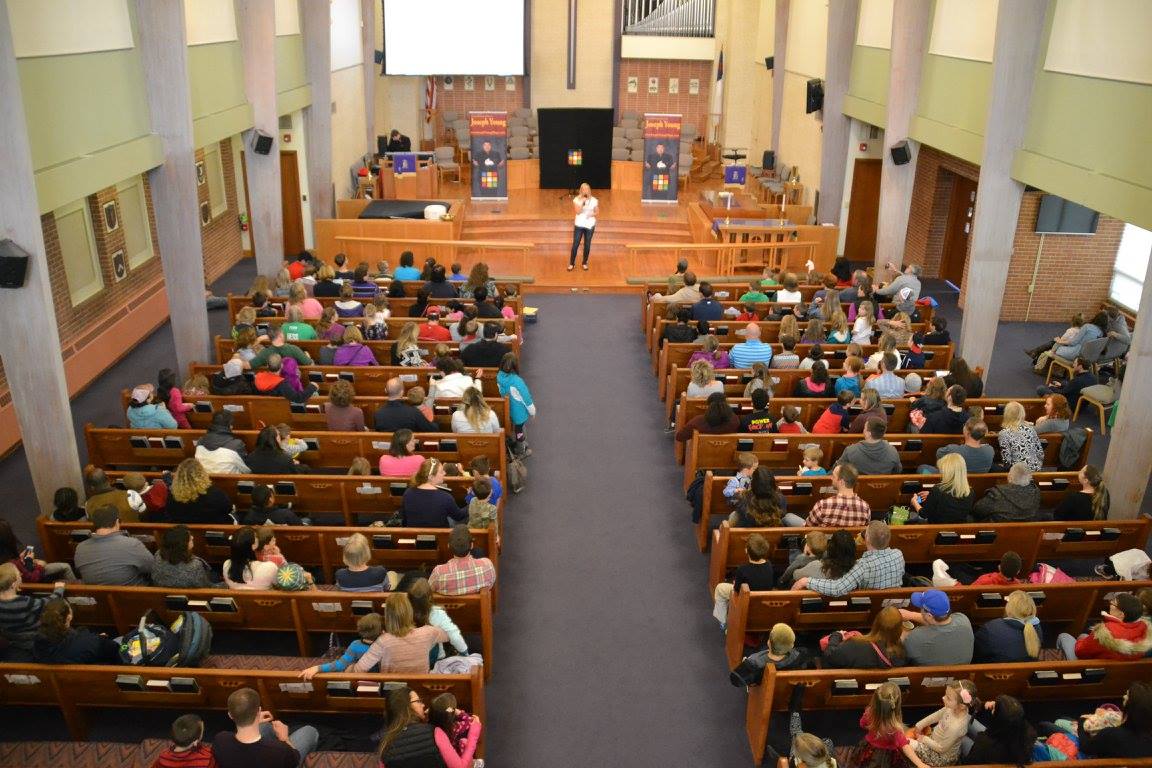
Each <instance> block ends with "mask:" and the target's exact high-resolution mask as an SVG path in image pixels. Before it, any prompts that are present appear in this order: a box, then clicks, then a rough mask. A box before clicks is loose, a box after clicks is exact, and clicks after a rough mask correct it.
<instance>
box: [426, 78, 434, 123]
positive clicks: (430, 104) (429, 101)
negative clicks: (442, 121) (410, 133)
mask: <svg viewBox="0 0 1152 768" xmlns="http://www.w3.org/2000/svg"><path fill="white" fill-rule="evenodd" d="M434 109H436V78H434V77H426V78H424V119H425V121H427V122H429V123H430V122H432V110H434Z"/></svg>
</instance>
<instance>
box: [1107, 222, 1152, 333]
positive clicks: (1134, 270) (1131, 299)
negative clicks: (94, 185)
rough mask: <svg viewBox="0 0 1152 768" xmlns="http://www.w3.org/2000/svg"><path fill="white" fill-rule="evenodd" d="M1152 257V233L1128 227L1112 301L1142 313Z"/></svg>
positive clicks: (1114, 277) (1115, 272)
mask: <svg viewBox="0 0 1152 768" xmlns="http://www.w3.org/2000/svg"><path fill="white" fill-rule="evenodd" d="M1149 254H1152V232H1149V231H1148V230H1146V229H1141V228H1140V227H1137V226H1134V225H1132V224H1125V225H1124V234H1123V235H1121V236H1120V248H1119V250H1117V251H1116V268H1115V269H1114V270H1113V271H1112V292H1111V296H1112V301H1114V302H1116V303H1117V304H1120V305H1122V306H1125V307H1127V308H1128V309H1131V310H1132V311H1133V312H1136V311H1139V309H1140V294H1141V293H1142V292H1143V291H1144V275H1145V274H1146V273H1147V271H1148V256H1149Z"/></svg>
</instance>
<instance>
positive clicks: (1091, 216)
mask: <svg viewBox="0 0 1152 768" xmlns="http://www.w3.org/2000/svg"><path fill="white" fill-rule="evenodd" d="M1099 219H1100V214H1099V213H1097V212H1096V211H1094V210H1092V209H1091V208H1085V207H1084V206H1082V205H1079V204H1078V203H1074V202H1072V201H1071V200H1065V199H1064V198H1062V197H1057V196H1056V195H1044V197H1042V198H1040V212H1039V213H1038V214H1037V215H1036V231H1037V232H1039V233H1042V234H1059V235H1094V234H1096V224H1097V222H1098V221H1099Z"/></svg>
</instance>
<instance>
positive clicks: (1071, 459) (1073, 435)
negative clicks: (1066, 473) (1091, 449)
mask: <svg viewBox="0 0 1152 768" xmlns="http://www.w3.org/2000/svg"><path fill="white" fill-rule="evenodd" d="M1087 441H1088V433H1087V432H1086V431H1085V430H1084V428H1083V427H1072V428H1070V429H1069V430H1068V431H1067V432H1065V433H1064V439H1063V440H1061V441H1060V455H1059V456H1058V457H1057V461H1059V462H1060V469H1062V470H1070V469H1079V468H1080V453H1081V451H1082V450H1083V449H1084V443H1086V442H1087Z"/></svg>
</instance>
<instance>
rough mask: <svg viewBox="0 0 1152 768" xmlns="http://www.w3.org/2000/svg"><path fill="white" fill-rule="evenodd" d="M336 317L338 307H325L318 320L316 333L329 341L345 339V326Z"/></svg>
mask: <svg viewBox="0 0 1152 768" xmlns="http://www.w3.org/2000/svg"><path fill="white" fill-rule="evenodd" d="M336 295H337V296H339V295H340V294H336ZM336 319H337V316H336V307H324V311H323V312H321V313H320V319H319V320H318V321H317V322H316V335H317V336H319V337H320V338H322V339H327V340H328V341H336V342H339V341H343V340H344V326H343V325H341V324H340V323H338V322H336Z"/></svg>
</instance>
